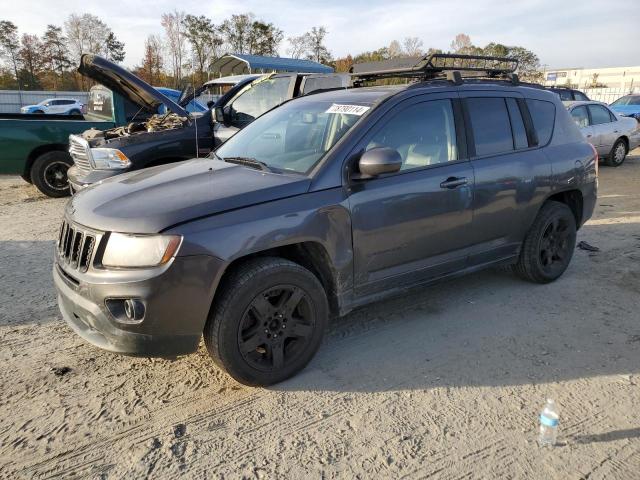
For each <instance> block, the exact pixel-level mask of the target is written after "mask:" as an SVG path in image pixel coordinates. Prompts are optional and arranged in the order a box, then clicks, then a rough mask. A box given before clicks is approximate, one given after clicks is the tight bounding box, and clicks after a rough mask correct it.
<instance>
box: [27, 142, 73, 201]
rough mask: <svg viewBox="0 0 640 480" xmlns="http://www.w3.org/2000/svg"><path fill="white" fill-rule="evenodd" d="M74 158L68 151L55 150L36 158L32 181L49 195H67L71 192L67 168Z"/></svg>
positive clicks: (32, 168)
mask: <svg viewBox="0 0 640 480" xmlns="http://www.w3.org/2000/svg"><path fill="white" fill-rule="evenodd" d="M71 165H73V160H72V159H71V157H70V156H69V154H68V153H67V152H61V151H59V150H55V151H53V152H47V153H43V154H42V155H40V156H39V157H38V158H36V161H35V162H33V166H32V167H31V182H32V183H33V184H34V185H35V186H36V187H38V190H40V191H41V192H42V193H44V194H45V195H47V196H48V197H53V198H59V197H66V196H68V195H69V194H70V193H71V192H70V190H69V181H68V180H67V170H69V167H70V166H71Z"/></svg>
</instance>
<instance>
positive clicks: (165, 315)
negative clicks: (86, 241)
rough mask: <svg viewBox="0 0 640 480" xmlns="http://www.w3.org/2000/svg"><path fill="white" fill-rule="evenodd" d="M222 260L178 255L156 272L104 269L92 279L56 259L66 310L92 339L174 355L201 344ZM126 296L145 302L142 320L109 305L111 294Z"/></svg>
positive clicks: (140, 352) (111, 346)
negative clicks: (118, 314) (124, 316)
mask: <svg viewBox="0 0 640 480" xmlns="http://www.w3.org/2000/svg"><path fill="white" fill-rule="evenodd" d="M220 266H221V262H220V260H218V259H216V258H215V257H210V256H204V255H201V256H200V255H199V256H191V257H176V258H175V259H174V260H173V263H172V264H171V265H170V266H169V267H168V268H166V269H165V270H163V271H161V272H160V273H159V274H158V275H156V276H149V274H148V273H145V274H143V275H138V274H137V273H136V272H133V274H131V275H129V274H130V273H131V272H127V273H126V274H125V275H124V276H123V275H122V273H118V272H115V273H113V276H112V278H109V277H110V275H111V274H110V273H109V272H105V274H104V278H102V279H100V281H96V280H95V275H94V278H93V279H91V280H92V282H88V281H86V278H83V277H84V276H83V275H82V274H79V273H78V272H76V271H73V269H69V268H67V267H66V266H64V265H61V264H59V263H58V260H57V259H56V262H55V264H54V268H53V278H54V283H55V286H56V289H57V292H58V305H59V308H60V312H61V313H62V316H63V317H64V319H65V320H66V322H67V323H68V324H69V326H70V327H71V328H72V329H73V331H74V332H75V333H77V334H78V335H79V336H80V337H82V338H83V339H84V340H86V341H87V342H89V343H91V344H93V345H95V346H97V347H99V348H102V349H104V350H108V351H111V352H116V353H122V354H127V355H135V356H144V357H174V356H177V355H184V354H188V353H192V352H194V351H195V350H196V349H197V348H198V344H199V342H200V336H201V335H202V330H203V328H204V325H205V323H206V320H207V316H208V313H209V307H210V306H211V301H212V299H213V292H214V283H215V279H217V278H218V276H217V272H218V270H219V267H220ZM136 275H138V277H137V278H136ZM127 276H128V277H129V278H127ZM125 298H136V299H140V300H141V301H142V302H143V303H144V304H145V306H146V311H145V316H144V318H143V319H142V321H141V322H139V323H126V322H122V320H118V319H116V318H115V316H114V315H113V314H112V313H111V312H110V311H109V309H108V308H107V305H106V300H107V299H125Z"/></svg>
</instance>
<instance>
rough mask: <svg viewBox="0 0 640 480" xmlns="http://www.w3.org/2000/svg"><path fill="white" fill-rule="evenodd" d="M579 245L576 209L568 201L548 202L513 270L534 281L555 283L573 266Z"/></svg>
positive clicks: (524, 244) (539, 215) (526, 238)
mask: <svg viewBox="0 0 640 480" xmlns="http://www.w3.org/2000/svg"><path fill="white" fill-rule="evenodd" d="M575 245H576V219H575V217H574V216H573V212H572V211H571V209H570V208H569V207H568V206H567V205H565V204H564V203H560V202H555V201H548V202H546V203H545V204H544V205H543V206H542V208H541V209H540V212H539V213H538V216H537V217H536V219H535V220H534V222H533V225H532V226H531V228H530V229H529V232H528V233H527V236H526V237H525V239H524V242H523V243H522V249H521V251H520V257H519V258H518V262H517V263H516V264H515V265H514V266H513V269H514V271H515V272H516V273H517V274H518V275H519V276H520V277H522V278H523V279H525V280H528V281H530V282H535V283H549V282H553V281H554V280H556V279H557V278H559V277H560V276H561V275H562V274H563V273H564V271H565V270H566V269H567V267H568V266H569V263H570V262H571V257H572V256H573V251H574V249H575Z"/></svg>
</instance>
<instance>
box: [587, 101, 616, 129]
mask: <svg viewBox="0 0 640 480" xmlns="http://www.w3.org/2000/svg"><path fill="white" fill-rule="evenodd" d="M589 113H591V123H592V125H600V124H603V123H611V115H609V110H607V109H606V108H604V107H603V106H602V105H589Z"/></svg>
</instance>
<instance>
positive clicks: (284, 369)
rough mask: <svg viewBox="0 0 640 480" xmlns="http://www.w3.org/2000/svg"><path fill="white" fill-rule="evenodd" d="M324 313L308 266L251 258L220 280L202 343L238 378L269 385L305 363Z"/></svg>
mask: <svg viewBox="0 0 640 480" xmlns="http://www.w3.org/2000/svg"><path fill="white" fill-rule="evenodd" d="M328 316H329V308H328V304H327V296H326V294H325V291H324V289H323V287H322V284H321V283H320V282H319V281H318V279H317V278H316V277H315V275H313V274H312V273H311V272H310V271H309V270H307V269H306V268H304V267H302V266H300V265H298V264H297V263H294V262H291V261H289V260H285V259H282V258H275V257H263V258H256V259H252V260H249V261H247V262H246V263H244V264H243V265H241V266H240V267H239V268H238V269H237V270H235V271H234V272H232V273H231V274H230V276H229V278H228V279H226V281H224V284H223V285H222V286H221V290H220V292H219V293H218V295H217V297H216V299H215V303H214V306H213V308H212V311H211V313H210V316H209V320H208V321H207V324H206V326H205V328H204V342H205V345H206V347H207V350H208V351H209V355H210V356H211V357H212V358H213V360H214V361H215V362H216V363H217V364H218V365H219V366H220V367H222V368H223V369H225V370H226V371H227V372H228V373H229V375H231V376H232V377H233V378H235V379H236V380H237V381H238V382H240V383H243V384H245V385H254V386H258V385H263V386H266V385H271V384H274V383H278V382H281V381H283V380H285V379H287V378H289V377H291V376H293V375H294V374H295V373H297V372H299V371H300V370H302V369H303V368H304V367H305V366H306V365H307V363H309V361H310V360H311V358H312V357H313V356H314V354H315V353H316V351H317V350H318V348H319V346H320V342H321V341H322V335H323V333H324V329H325V327H326V325H327V322H328Z"/></svg>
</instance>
